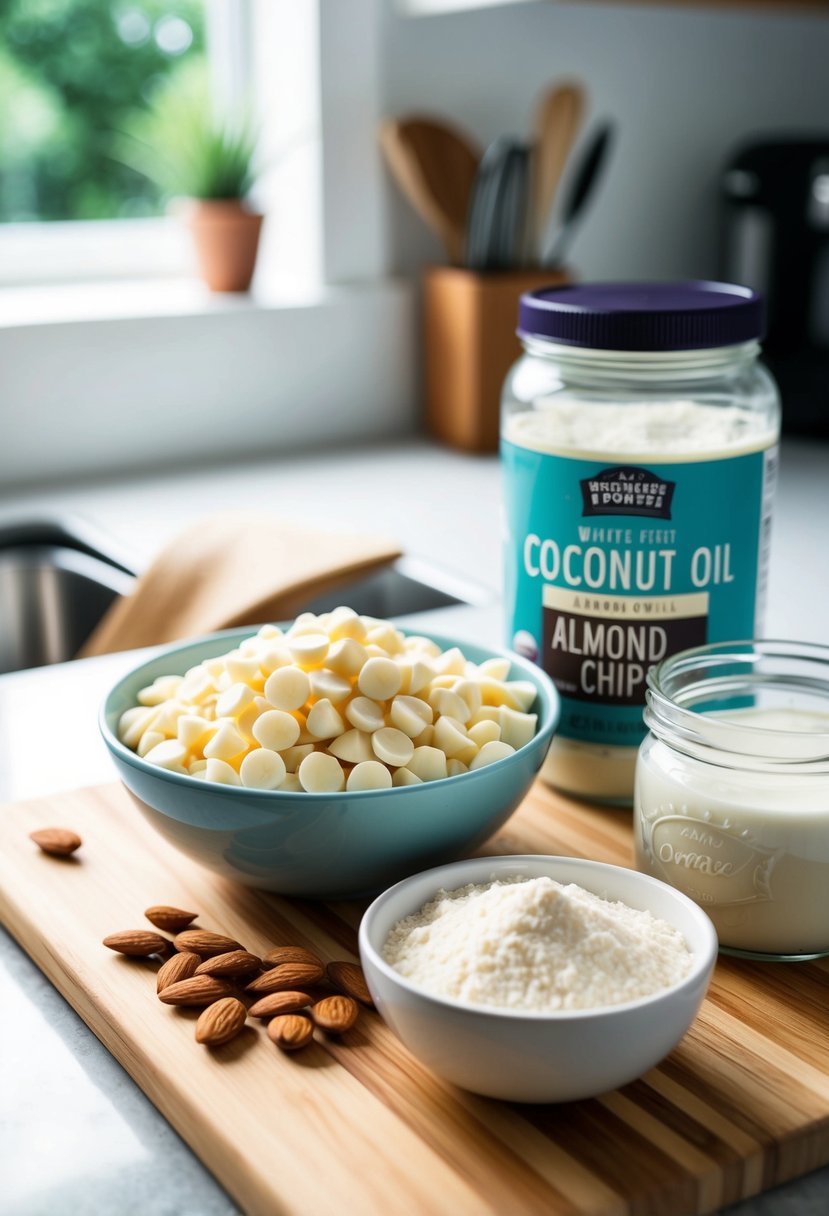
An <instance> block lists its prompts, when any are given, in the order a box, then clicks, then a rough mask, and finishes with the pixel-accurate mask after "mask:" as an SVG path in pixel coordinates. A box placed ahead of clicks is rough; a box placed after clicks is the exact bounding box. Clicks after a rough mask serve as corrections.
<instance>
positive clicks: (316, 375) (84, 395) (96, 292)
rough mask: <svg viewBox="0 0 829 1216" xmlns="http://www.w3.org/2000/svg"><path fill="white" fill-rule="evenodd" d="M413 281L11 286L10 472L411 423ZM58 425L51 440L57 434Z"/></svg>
mask: <svg viewBox="0 0 829 1216" xmlns="http://www.w3.org/2000/svg"><path fill="white" fill-rule="evenodd" d="M414 296H415V293H414V289H413V286H412V284H411V283H407V282H404V281H400V280H390V279H381V280H377V281H372V282H367V283H362V284H354V285H348V286H341V287H320V288H307V289H304V288H302V287H300V286H297V287H296V288H292V287H291V286H290V285H287V284H286V285H284V286H280V287H278V288H277V287H275V288H274V289H272V290H270V289H269V290H268V291H267V292H265V291H262V292H259V293H254V294H252V295H238V296H237V295H221V296H217V295H213V294H211V293H210V292H208V291H206V290H205V289H204V288H202V287H201V285H200V284H198V283H195V282H193V281H192V280H182V281H178V280H166V281H152V282H149V281H148V282H124V283H114V282H109V283H93V284H88V285H77V284H75V285H72V286H69V285H58V286H52V287H26V288H22V287H21V288H5V289H2V290H0V366H2V368H3V409H4V412H5V414H6V417H7V418H13V419H14V423H13V425H12V426H7V427H6V428H5V429H4V442H3V444H2V445H0V483H2V484H5V485H6V486H9V485H12V484H31V483H32V482H38V481H41V482H42V481H44V480H54V479H61V478H68V477H78V476H83V475H85V474H89V473H102V472H103V473H110V472H113V471H115V470H134V469H141V468H160V467H162V466H165V465H173V464H179V463H181V462H182V461H188V460H192V461H195V460H203V459H211V460H215V459H222V458H225V457H228V458H229V457H240V456H245V455H247V454H250V453H258V454H259V455H261V454H263V453H267V452H268V451H283V452H284V451H285V450H289V449H291V448H298V447H311V446H317V445H321V444H327V445H330V444H331V443H332V442H333V443H339V442H343V441H349V442H358V441H360V440H363V439H374V438H379V437H384V436H393V435H398V434H403V433H406V432H409V431H411V430H412V428H413V426H414V419H415V397H416V388H417V374H416V350H415V346H416V325H415V318H414ZM47 437H48V438H47Z"/></svg>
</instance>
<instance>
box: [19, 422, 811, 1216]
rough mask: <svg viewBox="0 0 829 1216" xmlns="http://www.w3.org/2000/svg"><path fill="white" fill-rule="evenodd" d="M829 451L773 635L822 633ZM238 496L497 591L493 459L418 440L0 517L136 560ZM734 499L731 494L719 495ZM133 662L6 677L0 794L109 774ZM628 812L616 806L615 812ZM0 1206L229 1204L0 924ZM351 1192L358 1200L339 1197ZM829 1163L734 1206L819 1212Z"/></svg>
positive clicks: (806, 460)
mask: <svg viewBox="0 0 829 1216" xmlns="http://www.w3.org/2000/svg"><path fill="white" fill-rule="evenodd" d="M827 469H829V447H825V446H821V445H819V444H817V443H805V442H802V441H787V442H785V443H784V446H783V459H782V466H781V480H780V487H779V494H778V499H777V509H776V514H775V524H774V535H773V544H772V565H771V581H770V594H769V604H768V614H767V633H768V635H769V636H775V635H776V636H784V637H792V638H799V639H803V640H812V641H823V642H829V616H827V614H826V611H825V605H826V604H827V603H829V562H827V561H826V559H825V520H826V518H827V508H828V507H829V478H827ZM228 506H232V507H235V508H242V509H249V510H255V511H268V512H270V513H272V514H274V515H277V516H282V517H284V518H292V519H294V520H301V521H302V522H303V523H304V524H307V525H309V526H318V527H320V528H328V529H330V530H332V531H337V530H357V531H360V530H362V531H372V532H383V533H384V534H387V535H390V536H392V537H393V538H394V539H396V540H397V541H398V543H399V544H400V545H401V547H402V548H403V549H404V550H405V551H406V552H408V553H411V554H413V555H421V556H426V557H428V558H429V560H430V561H432V562H435V563H437V564H440V565H442V566H443V567H445V568H446V569H447V570H448V571H451V572H454V573H455V574H460V575H462V576H464V577H465V578H468V579H471V580H474V581H476V582H477V583H479V584H480V585H482V586H483V587H484V588H487V589H489V590H490V591H491V592H492V593H493V596H494V595H495V593H497V589H498V585H499V579H500V552H499V540H498V537H499V531H500V525H499V514H500V486H499V479H498V470H497V461H496V460H495V459H494V458H487V457H468V456H461V455H457V454H454V453H451V452H449V451H447V450H446V449H443V448H436V447H433V446H432V445H430V444H428V443H426V442H424V441H421V440H411V441H409V442H406V443H401V444H397V445H395V446H393V447H390V446H377V447H372V448H363V449H361V450H360V451H353V452H344V453H340V454H337V455H333V454H332V455H306V456H302V457H293V458H291V459H290V460H287V459H286V460H285V461H283V462H280V461H277V460H270V461H259V462H255V463H253V462H251V463H246V464H236V465H233V466H231V467H228V468H223V469H202V470H195V469H192V470H186V471H183V472H178V473H168V474H163V475H153V476H144V477H136V478H133V479H129V480H124V479H121V480H119V481H118V482H117V483H115V482H105V481H100V482H99V483H97V484H86V485H84V486H69V485H67V486H65V487H60V488H54V487H51V488H49V489H48V491H47V490H44V491H38V490H29V491H26V492H25V493H21V492H17V493H15V494H14V495H11V494H9V495H5V496H3V495H0V513H2V512H8V513H11V512H13V513H15V514H20V515H35V514H42V513H44V512H56V513H59V514H66V513H67V512H72V513H76V514H79V515H82V516H85V517H86V518H88V519H90V520H91V521H93V522H94V523H95V524H96V525H97V526H98V527H99V528H103V529H105V530H107V531H108V532H109V533H110V534H111V535H112V537H113V538H114V540H115V542H117V544H118V546H119V548H121V549H122V550H123V549H125V548H126V549H127V550H129V551H131V552H132V553H133V554H134V555H135V560H136V564H137V565H139V566H140V565H143V564H145V563H146V562H147V561H149V559H150V558H151V557H152V555H153V553H154V552H156V551H157V550H158V548H159V547H160V546H161V545H162V544H164V543H165V542H166V541H167V540H168V539H170V538H171V537H172V536H173V535H174V534H175V533H176V532H177V531H178V530H180V529H181V528H183V527H185V526H187V525H188V524H189V523H191V522H192V521H193V520H195V519H196V518H198V517H200V516H203V515H205V514H208V513H210V512H211V511H215V510H223V509H226V508H227V507H228ZM725 506H726V509H727V504H725ZM415 621H417V622H418V623H419V624H420V625H421V626H422V627H423V628H428V627H429V626H430V625H433V626H434V628H435V629H436V630H441V631H445V632H455V633H459V634H461V635H463V636H467V637H469V638H470V639H471V640H472V639H475V638H480V639H481V640H483V641H487V640H488V641H495V640H497V639H498V637H499V634H500V612H499V610H498V607H497V603H496V602H495V600H494V599H493V602H492V604H491V606H489V607H486V606H484V607H477V608H467V607H463V606H461V607H457V608H449V609H443V610H440V611H439V612H437V613H432V614H424V615H422V616H421V617H419V618H413V619H412V623H414V622H415ZM136 661H137V656H136V655H135V653H133V654H127V655H114V656H106V657H104V658H99V659H90V660H85V661H84V662H81V663H73V664H62V665H59V666H56V667H51V668H41V669H38V670H35V671H31V672H21V673H17V674H13V675H8V676H3V677H0V720H2V722H3V731H2V734H0V797H2V799H3V800H17V799H20V798H26V797H38V796H48V794H49V793H53V792H56V791H57V790H59V789H66V788H69V787H71V786H78V785H86V784H94V783H96V782H99V781H107V780H112V779H113V777H114V772H113V770H112V768H111V766H110V762H109V760H108V757H107V755H106V753H105V751H104V748H103V744H102V743H101V742H100V741H99V739H98V735H97V729H96V727H95V713H96V709H97V705H98V704H99V702H100V700H101V698H102V696H103V693H104V692H105V691H106V689H107V688H108V687H109V685H110V684H111V683H112V682H113V681H114V680H115V679H116V678H117V677H118V676H119V674H120V673H121V672H123V671H125V670H127V669H129V668H130V667H131V666H133V665H134V663H135V662H136ZM623 813H624V812H620V814H623ZM0 1077H2V1084H0V1178H2V1187H0V1213H4V1214H5V1213H8V1214H9V1216H12V1214H14V1216H55V1213H57V1212H61V1213H65V1214H66V1216H93V1214H95V1216H99V1214H100V1213H104V1212H115V1211H118V1212H120V1213H124V1214H126V1216H129V1214H132V1213H135V1214H140V1216H145V1214H146V1216H167V1214H168V1213H169V1214H170V1216H173V1214H175V1216H214V1214H216V1216H219V1214H222V1216H224V1214H225V1213H234V1212H236V1210H237V1209H236V1207H235V1205H234V1204H233V1202H232V1201H231V1200H230V1199H229V1198H228V1197H227V1195H226V1194H225V1193H224V1192H223V1191H222V1190H221V1189H220V1188H219V1187H218V1186H217V1184H216V1183H215V1182H214V1180H213V1179H212V1177H211V1176H210V1174H209V1173H208V1172H207V1171H206V1170H205V1168H204V1167H203V1166H202V1165H201V1164H200V1163H199V1161H198V1160H197V1159H196V1158H195V1156H194V1155H193V1154H192V1153H191V1152H190V1151H189V1149H188V1148H187V1147H186V1146H185V1145H184V1144H183V1142H182V1141H181V1140H180V1139H179V1138H178V1136H177V1135H176V1133H175V1132H174V1131H173V1130H172V1128H171V1127H170V1126H169V1125H168V1124H167V1123H166V1121H165V1120H164V1119H163V1118H162V1117H161V1116H160V1115H159V1114H158V1113H157V1111H156V1110H155V1108H154V1107H153V1106H152V1104H151V1103H150V1102H149V1101H148V1100H147V1099H146V1098H145V1097H144V1095H143V1094H142V1093H141V1091H140V1090H139V1089H138V1088H137V1087H136V1086H135V1085H134V1084H133V1082H132V1081H131V1080H130V1078H129V1077H128V1076H127V1074H126V1073H125V1072H124V1071H123V1070H122V1069H121V1067H120V1066H119V1065H118V1064H117V1063H116V1062H115V1060H114V1059H113V1058H112V1057H111V1056H110V1055H109V1054H108V1053H107V1051H106V1050H105V1049H104V1048H103V1047H102V1045H101V1044H100V1043H99V1042H98V1040H97V1039H96V1038H95V1037H94V1036H93V1035H92V1034H91V1032H90V1031H88V1030H87V1029H86V1027H85V1025H84V1024H83V1022H82V1021H81V1020H80V1019H79V1018H78V1017H77V1015H76V1014H75V1013H74V1011H73V1010H72V1009H71V1008H70V1007H69V1006H68V1005H67V1004H66V1003H65V1002H64V1001H63V999H62V998H61V997H60V996H59V995H58V993H57V992H56V991H55V990H54V989H53V988H52V987H51V985H50V984H49V983H48V981H47V980H46V979H45V978H44V977H43V976H42V974H41V973H40V972H39V971H38V969H37V968H36V967H35V966H34V965H33V964H32V963H31V962H30V961H29V959H28V958H27V957H26V955H25V954H24V953H23V952H22V951H21V950H19V948H18V947H17V946H16V945H15V943H14V942H13V941H12V940H11V939H10V938H8V936H7V935H5V934H0ZM343 1201H344V1203H345V1205H346V1207H347V1206H348V1203H347V1196H344V1197H343ZM827 1205H829V1169H827V1170H821V1171H817V1172H816V1173H814V1174H811V1175H809V1176H808V1177H806V1178H804V1179H802V1180H799V1181H797V1182H795V1183H792V1184H789V1185H788V1186H786V1187H784V1188H781V1189H779V1190H778V1191H775V1192H774V1193H772V1194H769V1195H766V1196H761V1197H759V1198H757V1199H755V1200H749V1201H747V1202H746V1203H744V1204H740V1205H738V1206H737V1207H734V1208H732V1209H729V1211H730V1213H732V1214H733V1216H738V1214H739V1216H749V1214H751V1216H779V1214H781V1213H792V1214H794V1213H797V1214H798V1216H818V1213H821V1214H822V1213H824V1212H825V1211H826V1210H827Z"/></svg>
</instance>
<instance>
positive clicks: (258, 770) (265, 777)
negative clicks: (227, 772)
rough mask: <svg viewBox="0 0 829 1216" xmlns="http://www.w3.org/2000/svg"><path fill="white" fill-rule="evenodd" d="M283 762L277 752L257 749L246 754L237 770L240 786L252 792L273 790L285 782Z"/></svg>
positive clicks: (263, 748) (262, 748)
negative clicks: (240, 781)
mask: <svg viewBox="0 0 829 1216" xmlns="http://www.w3.org/2000/svg"><path fill="white" fill-rule="evenodd" d="M285 771H286V770H285V761H284V760H283V759H282V757H281V756H280V755H279V754H278V753H277V752H272V751H270V750H269V749H268V748H266V747H257V748H256V749H255V750H254V751H252V752H248V754H247V755H246V756H245V758H244V760H243V761H242V764H241V767H240V769H239V776H240V778H241V780H242V785H246V786H248V788H249V789H254V790H275V789H278V788H279V786H280V785H281V784H282V782H283V781H284V780H285Z"/></svg>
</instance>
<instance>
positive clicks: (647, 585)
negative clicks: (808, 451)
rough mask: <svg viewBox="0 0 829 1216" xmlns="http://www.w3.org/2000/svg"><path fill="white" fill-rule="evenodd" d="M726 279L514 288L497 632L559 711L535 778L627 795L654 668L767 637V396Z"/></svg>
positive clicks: (772, 421) (738, 296)
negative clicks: (679, 655) (708, 647)
mask: <svg viewBox="0 0 829 1216" xmlns="http://www.w3.org/2000/svg"><path fill="white" fill-rule="evenodd" d="M762 330H763V309H762V303H761V301H760V299H759V297H758V296H757V295H755V294H754V293H753V292H751V291H749V290H748V289H746V288H741V287H735V286H730V285H728V284H722V283H699V282H690V283H679V284H665V283H656V284H653V283H651V284H648V283H644V284H624V283H622V284H612V283H604V284H592V285H590V284H585V285H576V286H572V287H564V288H555V289H549V290H543V291H537V292H532V293H528V294H527V295H524V296H522V298H521V304H520V313H519V334H520V336H521V338H522V342H523V345H524V352H525V353H524V355H523V357H522V358H521V359H520V360H519V361H518V363H517V364H516V365H515V366H514V367H513V369H512V371H511V372H510V374H509V377H508V379H507V382H506V385H505V389H504V396H503V420H502V443H501V455H502V466H503V475H504V504H505V531H506V537H505V579H504V593H505V607H506V616H507V634H508V642H509V644H510V645H511V646H512V647H513V649H515V650H516V651H518V652H519V653H521V654H523V655H525V656H526V657H529V658H531V659H533V660H535V661H536V662H537V663H539V664H540V665H541V666H542V667H543V668H544V669H545V671H547V673H548V674H549V675H550V676H551V677H552V679H553V681H554V683H555V684H556V687H557V689H558V691H559V694H560V695H561V702H562V712H561V721H560V726H559V729H558V731H557V733H556V737H555V739H554V741H553V745H552V747H551V750H550V753H549V756H548V759H547V762H546V765H545V768H544V771H543V775H544V776H545V778H546V779H547V780H549V781H550V782H551V783H552V784H554V785H556V786H557V787H559V788H560V789H563V790H565V791H566V792H569V793H571V794H575V795H576V796H580V797H585V798H590V799H595V800H601V801H605V802H610V803H614V802H616V803H621V804H629V803H630V801H631V798H632V793H633V779H634V769H635V765H636V756H637V752H638V748H639V744H640V742H641V741H642V738H643V737H644V734H645V727H644V724H643V718H642V711H643V707H644V702H645V691H646V676H647V672H648V669H649V668H650V667H651V666H653V665H654V664H656V663H659V662H660V661H662V660H663V659H664V658H666V657H667V656H668V655H670V654H673V653H675V652H677V651H680V650H684V649H687V648H688V647H692V646H697V645H702V644H704V643H707V642H718V641H721V640H725V639H727V638H734V637H756V636H758V635H760V634H761V633H762V613H763V600H764V587H765V575H766V561H767V555H768V542H769V532H770V522H771V502H772V493H773V486H774V479H775V469H776V445H777V440H778V434H779V424H780V408H779V401H778V395H777V390H776V388H775V385H774V382H773V380H772V379H771V377H770V376H769V374H768V372H767V371H766V370H765V369H764V368H763V367H762V365H761V364H760V363H759V361H758V356H759V345H758V341H759V338H760V336H761V334H762Z"/></svg>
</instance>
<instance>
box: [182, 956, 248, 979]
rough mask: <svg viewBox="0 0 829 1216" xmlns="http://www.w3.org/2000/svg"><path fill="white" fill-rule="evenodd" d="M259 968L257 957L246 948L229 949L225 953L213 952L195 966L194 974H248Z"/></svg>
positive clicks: (227, 975) (228, 975)
mask: <svg viewBox="0 0 829 1216" xmlns="http://www.w3.org/2000/svg"><path fill="white" fill-rule="evenodd" d="M258 970H259V959H258V958H257V957H256V955H255V954H251V953H250V952H249V951H247V950H230V951H228V953H227V954H214V955H213V957H212V958H206V959H205V960H204V962H203V963H199V965H198V967H197V968H196V975H221V976H226V977H230V976H234V975H249V974H250V973H251V971H258Z"/></svg>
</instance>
